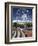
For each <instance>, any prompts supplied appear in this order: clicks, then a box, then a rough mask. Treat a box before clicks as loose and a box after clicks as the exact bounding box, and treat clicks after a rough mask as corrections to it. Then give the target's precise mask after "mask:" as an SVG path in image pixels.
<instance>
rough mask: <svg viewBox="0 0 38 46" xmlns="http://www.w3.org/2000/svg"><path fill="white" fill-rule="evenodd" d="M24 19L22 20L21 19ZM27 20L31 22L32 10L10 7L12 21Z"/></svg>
mask: <svg viewBox="0 0 38 46" xmlns="http://www.w3.org/2000/svg"><path fill="white" fill-rule="evenodd" d="M23 17H24V18H23ZM26 18H27V20H29V21H32V8H30V7H29V8H28V7H25V8H24V7H23V8H22V7H13V6H12V7H11V19H12V20H26Z"/></svg>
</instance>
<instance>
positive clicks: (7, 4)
mask: <svg viewBox="0 0 38 46" xmlns="http://www.w3.org/2000/svg"><path fill="white" fill-rule="evenodd" d="M9 4H21V5H34V6H36V40H34V41H20V42H19V41H18V42H9ZM6 13H7V15H6ZM6 18H7V29H6ZM6 31H7V32H6ZM29 42H30V43H31V42H37V4H32V3H19V2H5V44H16V43H29Z"/></svg>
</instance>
